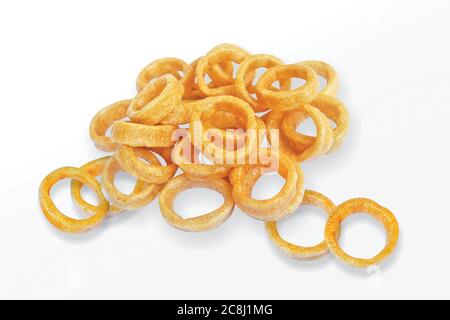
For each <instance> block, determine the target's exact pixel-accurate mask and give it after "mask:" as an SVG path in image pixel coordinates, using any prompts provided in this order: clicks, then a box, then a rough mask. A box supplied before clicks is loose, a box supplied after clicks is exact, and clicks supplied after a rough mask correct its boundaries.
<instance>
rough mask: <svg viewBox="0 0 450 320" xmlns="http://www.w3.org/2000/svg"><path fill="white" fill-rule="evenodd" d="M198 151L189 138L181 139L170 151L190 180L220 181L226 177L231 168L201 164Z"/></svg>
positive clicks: (221, 165) (174, 160)
mask: <svg viewBox="0 0 450 320" xmlns="http://www.w3.org/2000/svg"><path fill="white" fill-rule="evenodd" d="M198 157H199V151H198V149H196V148H195V147H194V146H193V145H192V144H191V142H190V140H189V137H185V138H183V139H181V140H180V141H179V142H177V143H176V144H175V146H174V147H173V149H172V159H173V162H174V163H176V164H177V165H178V166H179V167H180V168H181V170H183V172H184V173H185V175H186V176H188V177H189V178H190V179H192V180H205V179H222V178H226V177H228V175H229V173H230V170H231V169H232V168H233V167H232V166H227V165H224V164H203V163H201V162H200V161H199V159H198Z"/></svg>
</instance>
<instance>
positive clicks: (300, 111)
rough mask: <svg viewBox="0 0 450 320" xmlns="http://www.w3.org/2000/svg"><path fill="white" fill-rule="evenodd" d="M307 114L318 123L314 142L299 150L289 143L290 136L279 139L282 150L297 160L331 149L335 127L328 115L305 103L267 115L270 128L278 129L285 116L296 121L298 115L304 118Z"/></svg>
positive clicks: (306, 159)
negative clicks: (332, 125)
mask: <svg viewBox="0 0 450 320" xmlns="http://www.w3.org/2000/svg"><path fill="white" fill-rule="evenodd" d="M305 115H307V116H309V117H311V119H312V120H313V121H314V124H315V125H316V131H317V136H316V137H315V139H314V142H313V144H311V145H309V146H307V147H306V148H305V149H304V150H303V151H300V152H298V151H297V150H298V149H297V150H296V149H294V148H292V146H291V144H290V143H289V140H290V139H291V137H290V136H286V137H285V136H283V135H280V139H279V144H280V150H281V151H282V152H284V153H286V154H287V156H289V157H291V158H292V159H294V160H295V161H297V162H305V161H308V160H311V159H313V158H316V157H318V156H321V155H324V154H326V153H327V152H328V151H329V150H330V148H331V146H332V144H333V129H332V128H331V125H330V122H329V120H328V119H327V117H326V116H325V115H324V114H323V113H322V112H321V111H320V110H319V109H318V108H315V107H313V106H311V105H303V106H300V107H298V108H297V109H295V110H291V111H288V112H284V113H280V112H271V113H270V114H269V115H267V117H266V125H267V127H268V128H269V129H278V128H279V127H280V125H281V123H282V120H283V118H288V119H289V118H293V119H294V121H296V120H297V119H298V118H297V117H299V118H300V119H303V118H304V116H305ZM294 132H295V134H296V133H297V132H296V131H294ZM288 133H289V132H288ZM268 139H270V135H268ZM269 141H270V140H269ZM300 147H301V146H300Z"/></svg>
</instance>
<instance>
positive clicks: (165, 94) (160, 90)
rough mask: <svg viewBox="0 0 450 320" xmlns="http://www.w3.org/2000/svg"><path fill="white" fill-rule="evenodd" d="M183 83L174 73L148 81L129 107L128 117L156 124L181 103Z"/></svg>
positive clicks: (144, 122) (139, 121)
mask: <svg viewBox="0 0 450 320" xmlns="http://www.w3.org/2000/svg"><path fill="white" fill-rule="evenodd" d="M183 92H184V88H183V85H181V84H180V82H178V80H177V79H176V78H175V77H174V76H172V75H165V76H162V77H159V78H156V79H154V80H153V81H151V82H150V83H148V84H147V85H146V86H145V87H144V88H143V89H142V90H141V91H139V93H138V94H137V95H136V97H135V98H134V99H133V101H131V104H130V106H129V107H128V113H127V115H128V117H129V118H130V119H131V120H133V121H134V122H138V123H142V124H149V125H155V124H158V123H159V122H160V121H161V120H162V119H164V117H166V116H167V115H168V114H169V113H170V112H171V111H172V110H173V109H175V108H177V107H178V105H180V104H181V97H182V96H183Z"/></svg>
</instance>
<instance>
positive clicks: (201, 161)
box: [198, 153, 214, 165]
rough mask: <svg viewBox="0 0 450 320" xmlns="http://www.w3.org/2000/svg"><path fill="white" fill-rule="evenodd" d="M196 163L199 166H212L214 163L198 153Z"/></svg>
mask: <svg viewBox="0 0 450 320" xmlns="http://www.w3.org/2000/svg"><path fill="white" fill-rule="evenodd" d="M198 162H200V163H201V164H206V165H213V164H214V161H212V160H210V159H208V158H207V157H206V156H205V155H204V154H203V153H199V155H198Z"/></svg>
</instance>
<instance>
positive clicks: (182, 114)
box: [160, 100, 200, 125]
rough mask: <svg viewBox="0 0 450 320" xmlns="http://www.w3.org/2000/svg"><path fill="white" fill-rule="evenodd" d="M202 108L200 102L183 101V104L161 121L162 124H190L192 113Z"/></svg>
mask: <svg viewBox="0 0 450 320" xmlns="http://www.w3.org/2000/svg"><path fill="white" fill-rule="evenodd" d="M199 106H200V102H199V101H198V100H182V101H181V103H180V104H179V105H178V106H177V107H176V108H174V109H172V111H170V113H169V114H168V115H167V116H165V117H164V119H162V120H161V121H160V124H170V125H180V124H186V123H189V121H190V120H191V116H192V112H194V110H195V108H197V107H199Z"/></svg>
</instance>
